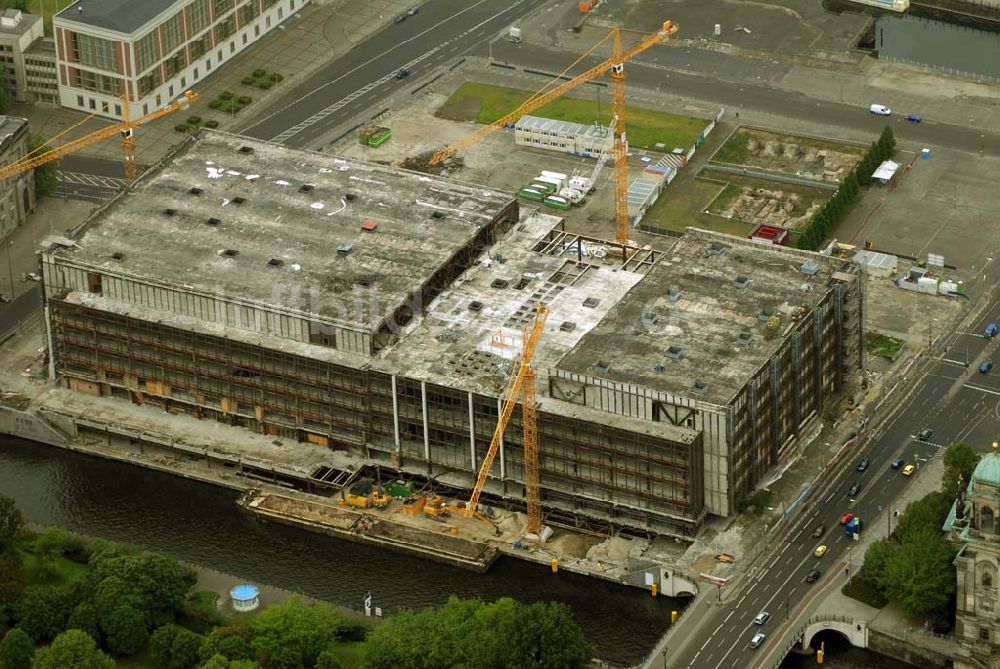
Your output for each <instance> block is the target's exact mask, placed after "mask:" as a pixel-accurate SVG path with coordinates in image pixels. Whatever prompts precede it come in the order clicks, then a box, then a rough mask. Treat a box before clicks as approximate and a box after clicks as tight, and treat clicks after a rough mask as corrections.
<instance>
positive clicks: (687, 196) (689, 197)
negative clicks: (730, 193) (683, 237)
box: [642, 178, 751, 237]
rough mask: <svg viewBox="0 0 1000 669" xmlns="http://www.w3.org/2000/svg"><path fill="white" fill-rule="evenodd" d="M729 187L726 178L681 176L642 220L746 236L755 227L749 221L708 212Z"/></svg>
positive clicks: (682, 229) (680, 227) (669, 227)
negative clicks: (682, 177)
mask: <svg viewBox="0 0 1000 669" xmlns="http://www.w3.org/2000/svg"><path fill="white" fill-rule="evenodd" d="M726 188H727V184H726V183H725V182H723V181H714V180H710V179H701V178H698V179H679V180H678V181H675V182H674V183H672V184H670V185H669V186H667V187H666V189H665V190H664V191H663V194H662V195H660V199H659V200H657V201H656V203H655V204H653V206H652V207H650V208H649V211H647V212H646V215H645V216H644V217H643V219H642V222H643V223H646V224H648V225H655V226H657V227H661V228H667V229H668V230H676V231H678V232H683V231H684V229H685V228H687V227H688V226H691V227H696V228H702V229H705V230H714V231H715V232H724V233H727V234H730V235H739V236H741V237H746V236H747V235H749V234H750V230H751V227H750V226H749V225H747V224H746V223H742V222H740V221H735V220H732V219H728V218H722V217H721V216H709V215H708V214H705V213H704V211H705V209H707V208H708V205H709V203H711V202H712V201H713V200H714V199H716V198H717V197H718V196H719V195H720V194H721V193H722V192H723V191H724V190H725V189H726Z"/></svg>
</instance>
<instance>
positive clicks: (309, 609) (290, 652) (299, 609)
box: [250, 597, 354, 669]
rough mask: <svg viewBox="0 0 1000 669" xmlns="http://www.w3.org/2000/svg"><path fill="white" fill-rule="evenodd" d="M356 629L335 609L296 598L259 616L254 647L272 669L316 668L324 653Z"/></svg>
mask: <svg viewBox="0 0 1000 669" xmlns="http://www.w3.org/2000/svg"><path fill="white" fill-rule="evenodd" d="M352 627H354V625H351V624H348V622H347V621H346V620H345V619H344V616H343V615H341V614H340V613H339V612H337V611H336V610H334V609H333V608H331V607H329V606H326V605H323V604H310V603H307V602H305V601H304V600H302V599H301V598H298V597H292V598H291V599H289V600H288V601H286V602H284V603H282V604H277V605H274V606H269V607H267V608H266V609H264V611H263V612H261V614H260V615H259V616H257V618H256V619H255V620H254V622H253V633H254V635H253V640H252V641H251V642H250V647H251V648H252V649H253V650H254V652H255V653H256V654H257V657H258V658H264V659H265V660H266V662H267V664H268V666H271V667H279V668H280V669H299V667H312V666H313V665H315V664H316V660H317V658H319V655H320V653H322V652H323V651H324V650H326V648H327V647H328V646H329V645H330V644H331V643H333V642H334V641H337V640H339V639H342V638H344V637H345V636H347V634H348V632H349V630H350V629H351V628H352Z"/></svg>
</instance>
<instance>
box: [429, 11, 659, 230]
mask: <svg viewBox="0 0 1000 669" xmlns="http://www.w3.org/2000/svg"><path fill="white" fill-rule="evenodd" d="M675 32H677V25H676V24H674V23H673V22H671V21H664V22H663V26H662V27H661V28H660V30H659V32H657V33H655V34H653V35H649V36H648V37H646V38H645V39H643V40H642V41H641V42H638V43H637V44H634V45H633V46H631V47H630V48H629V49H628V50H626V51H622V42H621V30H619V29H618V28H615V29H614V30H612V31H611V33H609V34H608V36H607V37H605V38H604V39H603V40H601V41H600V42H598V43H597V44H595V45H594V46H593V47H591V48H590V49H589V50H588V51H587V52H586V53H584V54H583V55H582V56H580V57H579V58H578V59H577V60H576V61H575V62H574V63H573V64H572V65H570V66H569V67H567V68H566V69H565V70H563V71H562V73H561V74H560V75H559V77H562V76H564V75H566V73H567V72H569V70H570V69H572V68H573V67H574V66H575V65H576V64H577V63H579V62H580V61H581V60H583V59H584V58H586V57H587V56H588V55H589V54H590V53H591V52H592V51H593V50H594V49H596V48H597V47H599V46H600V45H601V44H603V43H604V42H606V41H607V40H608V38H609V37H611V38H613V39H614V56H612V57H611V58H609V59H607V60H605V61H604V62H602V63H599V64H598V65H595V66H594V67H591V68H590V69H589V70H587V71H585V72H583V73H582V74H579V75H577V76H575V77H573V78H572V79H570V80H569V81H566V82H564V83H562V84H559V85H558V86H555V87H554V88H552V89H551V90H548V91H546V90H545V88H543V89H542V90H541V91H539V92H537V93H535V95H533V96H532V97H530V98H528V100H527V101H526V102H525V103H524V104H522V105H521V106H520V107H518V108H517V109H515V110H514V111H512V112H510V113H509V114H506V115H504V116H501V117H500V118H498V119H497V120H496V121H494V122H493V123H490V124H489V125H484V126H483V127H481V128H479V129H478V130H476V131H475V132H473V133H470V134H468V135H466V136H465V137H463V138H462V139H460V140H458V141H457V142H455V143H454V144H452V145H450V146H447V147H445V148H443V149H441V150H440V151H438V152H437V153H435V154H434V155H433V156H432V157H431V159H430V161H429V163H430V164H431V165H437V164H439V163H441V162H443V161H444V160H445V159H447V158H449V157H451V156H453V155H455V154H456V153H458V152H459V151H461V150H463V149H465V148H466V147H469V146H471V145H472V144H475V143H476V142H478V141H479V140H481V139H483V138H484V137H486V136H487V135H489V134H490V133H492V132H493V131H495V130H497V129H499V128H503V127H506V126H507V125H508V124H510V123H514V122H516V121H517V120H518V119H520V118H521V117H522V116H524V115H525V114H530V113H531V112H533V111H535V110H536V109H538V108H540V107H543V106H544V105H546V104H548V103H549V102H552V101H553V100H555V99H557V98H560V97H562V96H563V95H564V94H565V93H567V92H569V91H571V90H573V89H574V88H576V87H577V86H580V85H581V84H584V83H586V82H588V81H590V80H591V79H594V78H596V77H599V76H601V75H602V74H605V73H607V72H608V71H610V72H611V87H612V99H613V101H614V113H615V116H616V118H615V121H614V124H615V128H614V143H613V144H612V146H611V157H612V159H613V161H614V166H615V239H616V240H617V241H618V242H619V243H621V244H627V243H628V229H629V220H628V201H627V195H628V165H627V163H626V158H627V154H628V143H627V141H626V138H625V61H627V60H629V59H630V58H632V56H634V55H636V54H638V53H642V52H643V51H645V50H646V49H648V48H649V47H651V46H653V45H654V44H660V43H661V42H664V41H666V40H667V38H669V37H670V36H671V35H673V34H674V33H675ZM557 80H558V78H557ZM550 85H551V84H550ZM546 88H548V86H546Z"/></svg>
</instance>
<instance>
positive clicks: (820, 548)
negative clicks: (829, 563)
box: [813, 544, 826, 557]
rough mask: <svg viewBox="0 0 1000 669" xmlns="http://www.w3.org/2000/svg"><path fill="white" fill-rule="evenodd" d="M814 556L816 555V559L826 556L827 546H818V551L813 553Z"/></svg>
mask: <svg viewBox="0 0 1000 669" xmlns="http://www.w3.org/2000/svg"><path fill="white" fill-rule="evenodd" d="M813 555H815V556H816V557H823V556H824V555H826V544H820V545H819V546H817V547H816V550H814V551H813Z"/></svg>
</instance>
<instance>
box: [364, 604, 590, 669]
mask: <svg viewBox="0 0 1000 669" xmlns="http://www.w3.org/2000/svg"><path fill="white" fill-rule="evenodd" d="M363 655H364V662H365V666H367V667H369V669H390V668H392V667H398V666H406V667H411V668H412V669H436V668H437V667H532V668H538V669H548V668H550V667H551V668H552V669H562V668H566V669H575V668H577V667H581V668H582V667H585V666H587V665H588V663H589V660H590V656H591V648H590V645H589V644H588V643H587V642H586V640H585V639H584V638H583V633H582V631H581V630H580V628H579V626H578V625H577V624H576V623H575V622H574V621H573V619H572V614H571V612H570V611H569V609H567V608H566V607H565V606H563V605H558V604H543V603H537V604H531V605H525V604H520V603H518V602H515V601H514V600H512V599H509V598H501V599H499V600H497V601H496V602H494V603H492V604H484V603H483V602H481V601H479V600H460V599H458V598H456V597H452V598H451V599H449V600H448V603H446V604H445V605H444V606H441V607H438V608H429V609H425V610H424V611H421V612H420V613H409V612H403V613H401V614H399V615H396V616H393V617H392V618H390V619H389V620H386V621H385V622H383V623H382V624H381V625H379V626H378V627H376V628H375V629H373V630H372V631H371V632H370V633H369V634H368V638H367V639H366V640H365V643H364V646H363Z"/></svg>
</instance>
